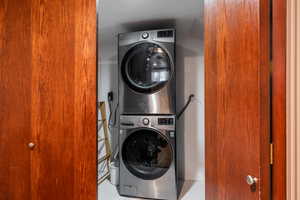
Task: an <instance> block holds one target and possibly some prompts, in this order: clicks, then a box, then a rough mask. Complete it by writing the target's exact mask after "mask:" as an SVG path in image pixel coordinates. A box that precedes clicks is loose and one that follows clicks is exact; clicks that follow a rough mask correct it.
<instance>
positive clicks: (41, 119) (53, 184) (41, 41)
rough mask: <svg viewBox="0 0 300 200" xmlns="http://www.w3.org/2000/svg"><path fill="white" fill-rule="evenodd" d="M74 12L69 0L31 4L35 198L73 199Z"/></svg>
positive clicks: (74, 131) (33, 188)
mask: <svg viewBox="0 0 300 200" xmlns="http://www.w3.org/2000/svg"><path fill="white" fill-rule="evenodd" d="M73 11H74V3H73V2H71V1H56V0H54V1H33V4H32V14H33V21H32V22H33V23H32V33H33V35H32V36H33V55H32V57H33V62H32V139H33V141H34V142H35V143H36V144H37V146H36V148H35V149H34V151H33V152H32V165H31V171H32V176H31V178H32V185H31V187H32V190H31V191H32V198H33V199H35V200H38V199H41V200H42V199H47V198H48V199H74V187H73V185H74V169H75V167H76V166H75V163H74V162H73V160H74V156H75V155H74V153H75V152H74V148H73V144H74V138H75V137H76V135H75V133H76V130H75V125H74V117H75V116H74V108H75V106H74V100H75V94H74V90H75V86H76V83H75V82H74V68H75V65H74V59H75V55H74V48H75V40H74V34H75V33H74V17H73ZM66 185H70V186H68V187H66ZM62 188H63V191H64V192H62Z"/></svg>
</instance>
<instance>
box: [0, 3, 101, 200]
mask: <svg viewBox="0 0 300 200" xmlns="http://www.w3.org/2000/svg"><path fill="white" fill-rule="evenodd" d="M95 3H96V2H95V1H94V0H76V1H73V0H64V1H61V0H51V1H44V0H24V1H17V0H3V1H1V2H0V96H1V98H0V199H1V200H2V199H3V200H13V199H16V200H19V199H24V200H27V199H28V200H29V199H31V200H47V199H49V200H50V199H58V200H59V199H61V200H66V199H68V200H69V199H72V200H79V199H80V200H90V199H91V200H95V199H96V189H97V186H96V173H97V171H96V8H95V7H96V5H95ZM30 142H32V143H33V144H34V145H35V146H34V148H29V146H28V144H29V143H30Z"/></svg>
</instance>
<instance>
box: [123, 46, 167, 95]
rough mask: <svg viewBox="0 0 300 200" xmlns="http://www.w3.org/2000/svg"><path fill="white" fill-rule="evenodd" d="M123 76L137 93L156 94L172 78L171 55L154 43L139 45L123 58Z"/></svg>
mask: <svg viewBox="0 0 300 200" xmlns="http://www.w3.org/2000/svg"><path fill="white" fill-rule="evenodd" d="M122 76H123V80H124V81H125V82H126V84H127V85H128V86H129V87H130V88H131V89H132V90H134V91H136V92H140V93H153V92H156V91H158V90H160V89H161V88H163V87H164V86H165V84H166V83H167V82H168V81H169V80H170V79H171V77H172V64H171V60H170V57H169V54H168V53H167V52H166V51H165V50H164V49H163V48H162V47H160V46H159V45H157V44H154V43H150V42H148V43H141V44H138V45H136V46H134V47H132V48H131V49H130V50H129V51H128V52H127V53H126V55H125V57H124V58H123V60H122Z"/></svg>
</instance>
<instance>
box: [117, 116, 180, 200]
mask: <svg viewBox="0 0 300 200" xmlns="http://www.w3.org/2000/svg"><path fill="white" fill-rule="evenodd" d="M175 134H176V133H175V116H174V115H159V116H147V115H141V116H133V115H121V116H120V136H119V144H120V187H119V192H120V195H122V196H129V197H139V198H147V199H165V200H176V199H177V180H176V164H175V163H176V161H175V158H176V155H175V154H176V152H175V137H176V135H175Z"/></svg>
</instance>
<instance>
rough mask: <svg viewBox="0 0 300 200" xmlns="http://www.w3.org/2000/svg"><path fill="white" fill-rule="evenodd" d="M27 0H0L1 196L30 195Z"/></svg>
mask: <svg viewBox="0 0 300 200" xmlns="http://www.w3.org/2000/svg"><path fill="white" fill-rule="evenodd" d="M28 4H29V0H24V1H17V0H14V1H12V0H5V1H3V0H2V1H0V199H1V200H19V199H26V200H27V199H30V151H29V150H28V148H27V143H28V141H30V137H31V95H30V93H31V41H30V32H31V30H30V20H31V17H30V15H31V13H30V12H31V10H30V7H28Z"/></svg>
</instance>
